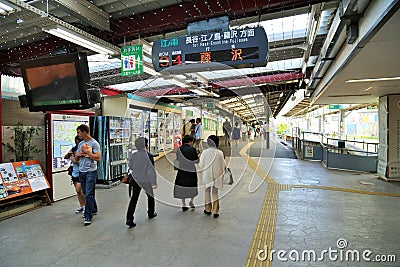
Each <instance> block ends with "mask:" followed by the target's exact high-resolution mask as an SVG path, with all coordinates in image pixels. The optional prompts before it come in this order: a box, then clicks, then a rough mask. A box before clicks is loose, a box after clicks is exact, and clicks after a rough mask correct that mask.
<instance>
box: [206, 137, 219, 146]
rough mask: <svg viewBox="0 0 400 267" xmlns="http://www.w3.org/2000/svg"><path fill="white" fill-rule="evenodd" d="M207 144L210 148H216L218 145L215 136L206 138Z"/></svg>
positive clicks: (217, 139)
mask: <svg viewBox="0 0 400 267" xmlns="http://www.w3.org/2000/svg"><path fill="white" fill-rule="evenodd" d="M207 144H208V146H212V147H218V145H219V138H218V137H217V136H215V135H210V136H209V137H208V138H207Z"/></svg>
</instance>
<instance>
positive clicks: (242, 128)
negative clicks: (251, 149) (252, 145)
mask: <svg viewBox="0 0 400 267" xmlns="http://www.w3.org/2000/svg"><path fill="white" fill-rule="evenodd" d="M240 132H241V133H242V141H246V140H247V135H248V129H247V126H246V124H245V123H244V122H243V124H242V126H240Z"/></svg>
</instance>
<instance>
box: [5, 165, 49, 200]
mask: <svg viewBox="0 0 400 267" xmlns="http://www.w3.org/2000/svg"><path fill="white" fill-rule="evenodd" d="M0 176H1V179H0V201H4V200H7V199H10V198H13V197H17V196H21V195H25V194H29V193H33V192H37V191H40V190H44V189H48V188H50V185H49V182H48V181H47V179H46V176H45V174H44V172H43V169H42V166H41V165H40V162H39V160H28V161H21V162H8V163H1V164H0Z"/></svg>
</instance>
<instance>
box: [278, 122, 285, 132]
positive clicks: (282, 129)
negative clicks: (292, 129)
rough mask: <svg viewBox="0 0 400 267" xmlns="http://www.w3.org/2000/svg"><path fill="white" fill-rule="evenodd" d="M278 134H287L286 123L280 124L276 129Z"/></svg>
mask: <svg viewBox="0 0 400 267" xmlns="http://www.w3.org/2000/svg"><path fill="white" fill-rule="evenodd" d="M276 128H277V129H276V133H277V134H283V133H286V123H281V124H278V126H277V127H276Z"/></svg>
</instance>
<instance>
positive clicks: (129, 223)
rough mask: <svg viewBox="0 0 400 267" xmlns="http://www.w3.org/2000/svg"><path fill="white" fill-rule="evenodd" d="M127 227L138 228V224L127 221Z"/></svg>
mask: <svg viewBox="0 0 400 267" xmlns="http://www.w3.org/2000/svg"><path fill="white" fill-rule="evenodd" d="M126 225H128V226H129V228H132V227H135V226H136V223H134V222H130V221H127V222H126Z"/></svg>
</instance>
